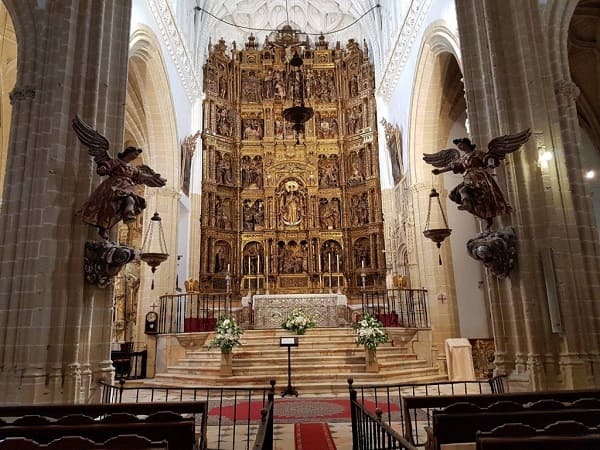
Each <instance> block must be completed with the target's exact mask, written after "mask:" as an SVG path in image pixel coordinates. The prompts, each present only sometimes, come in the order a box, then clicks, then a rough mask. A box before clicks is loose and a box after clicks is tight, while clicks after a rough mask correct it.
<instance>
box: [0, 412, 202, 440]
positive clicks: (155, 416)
mask: <svg viewBox="0 0 600 450" xmlns="http://www.w3.org/2000/svg"><path fill="white" fill-rule="evenodd" d="M163 412H171V414H175V415H178V416H179V419H182V417H181V416H182V415H186V414H194V415H195V414H200V415H201V418H200V422H199V428H200V432H199V439H198V442H199V444H198V448H200V449H205V448H206V445H207V440H206V426H207V419H208V418H207V416H208V407H207V403H206V402H200V401H192V402H154V403H112V404H78V405H74V404H68V405H56V404H52V405H27V406H1V407H0V419H4V421H5V422H6V419H8V418H12V419H14V418H16V420H15V421H14V422H13V423H12V424H11V426H20V427H21V428H26V427H27V426H46V427H47V426H49V424H45V425H44V424H42V423H40V421H39V420H37V422H36V421H35V420H33V419H26V418H25V416H28V417H30V416H34V415H35V416H41V417H42V418H53V419H61V418H64V420H67V416H76V417H77V416H87V419H88V420H93V419H97V418H101V417H104V416H107V417H112V420H115V421H117V422H119V421H127V420H129V421H130V423H127V424H122V423H112V424H111V423H108V422H106V424H103V426H104V428H105V430H106V427H113V428H114V429H115V431H117V430H118V432H119V433H120V434H124V433H126V434H131V433H130V432H127V430H126V428H127V427H128V426H135V427H136V429H137V430H139V432H137V431H136V433H135V434H140V435H142V436H144V437H147V438H150V439H152V440H157V438H160V436H158V435H157V434H156V430H161V429H163V428H164V426H163V425H164V424H162V423H161V426H157V424H156V422H154V423H153V422H152V421H153V420H154V421H159V422H160V421H164V420H169V424H170V426H172V428H173V439H176V438H175V436H178V439H185V438H182V437H181V436H183V435H184V436H189V433H188V432H185V434H183V433H184V430H192V435H191V436H192V438H191V444H186V445H185V447H183V448H192V447H188V445H192V446H193V445H194V440H195V438H194V432H195V419H194V418H191V419H187V421H177V420H171V419H174V416H172V415H171V416H168V417H167V416H165V414H162V415H161V414H159V413H163ZM123 414H125V416H127V418H126V417H124V416H123ZM138 415H144V416H148V418H150V417H152V418H151V419H150V421H146V422H144V423H140V422H139V419H138V418H137V417H134V416H138ZM119 417H120V418H119ZM19 418H21V419H19ZM134 419H135V421H134ZM32 420H33V422H32ZM68 420H74V421H75V422H77V420H78V419H68ZM81 420H84V419H81ZM103 420H107V419H106V418H105V419H103ZM83 425H85V427H86V429H87V431H88V432H89V433H94V432H95V430H94V429H93V428H91V429H90V428H89V427H90V426H91V425H90V424H87V425H86V424H79V425H74V424H71V425H70V426H73V427H75V426H83ZM53 426H54V427H58V426H67V423H62V424H60V425H59V424H58V423H55V424H54V425H53ZM176 430H179V431H180V432H181V434H180V433H177V432H176ZM9 431H10V429H9V428H6V425H4V426H2V425H0V438H1V437H7V436H8V434H5V435H3V434H2V433H3V432H4V433H9ZM77 435H78V436H79V435H81V434H79V433H78V434H77ZM115 435H116V433H110V434H104V436H103V439H102V440H106V438H107V436H115ZM21 436H24V437H31V436H29V435H25V434H21ZM63 436H64V435H63ZM90 436H91V435H88V437H90ZM158 440H162V439H158ZM46 442H48V441H46ZM176 448H177V447H176Z"/></svg>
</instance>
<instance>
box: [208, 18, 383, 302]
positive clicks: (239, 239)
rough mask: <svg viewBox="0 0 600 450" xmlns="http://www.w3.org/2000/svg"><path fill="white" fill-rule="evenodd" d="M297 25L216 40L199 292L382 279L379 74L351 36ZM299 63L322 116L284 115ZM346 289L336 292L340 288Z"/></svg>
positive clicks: (378, 282) (294, 289) (285, 289)
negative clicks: (299, 118) (294, 63)
mask: <svg viewBox="0 0 600 450" xmlns="http://www.w3.org/2000/svg"><path fill="white" fill-rule="evenodd" d="M300 36H302V34H300V33H296V32H295V31H293V30H291V28H289V27H285V28H283V29H282V30H281V31H279V32H277V33H273V35H272V36H271V37H269V38H267V39H266V40H265V42H264V44H263V45H259V44H258V43H257V42H255V39H254V37H253V36H250V38H249V40H248V42H246V43H245V45H244V48H243V49H237V48H236V45H235V43H233V45H232V48H231V50H230V51H227V49H226V44H225V42H224V41H223V40H220V41H219V42H218V43H217V44H216V45H214V46H211V47H210V49H209V57H208V61H207V62H206V64H205V66H204V91H205V97H204V105H203V107H204V125H203V133H202V150H203V168H202V170H203V174H202V180H203V181H202V214H201V224H202V248H201V263H200V281H201V288H202V289H204V290H211V291H220V290H226V289H228V287H231V289H232V290H233V291H237V290H238V289H240V290H241V291H242V293H246V292H252V293H256V292H258V293H265V292H268V293H271V294H277V293H310V292H327V290H335V291H338V292H339V291H340V290H342V291H344V292H345V293H349V292H352V291H354V290H358V289H359V288H361V287H362V286H363V283H364V285H365V286H366V287H367V288H372V287H377V286H383V285H384V284H385V254H384V239H383V222H382V220H383V216H382V211H381V188H380V184H379V162H378V151H377V148H378V147H377V131H376V130H377V117H376V105H375V97H374V72H373V66H372V65H371V64H370V63H369V60H368V54H367V50H366V48H364V49H362V48H361V47H360V46H359V45H358V44H357V43H356V42H354V41H353V40H350V41H349V42H348V44H347V46H346V48H345V49H343V48H342V47H341V46H340V44H339V43H338V44H336V45H335V47H334V48H330V46H329V43H328V42H327V41H326V40H325V38H324V37H323V36H320V37H319V38H318V39H317V42H316V44H315V45H311V44H310V43H309V41H308V39H304V40H302V41H300V40H299V37H300ZM294 52H298V53H299V54H300V55H301V57H302V59H303V66H302V67H303V74H304V78H305V84H304V89H305V98H306V99H307V105H308V106H310V107H312V108H313V109H314V116H313V117H312V118H311V119H310V120H309V121H308V122H307V123H306V126H305V131H304V133H302V134H301V135H299V136H296V132H295V131H294V130H293V129H292V124H291V123H288V122H286V121H284V119H283V115H282V112H283V110H284V109H285V108H286V107H288V106H289V102H288V100H287V99H288V97H289V96H290V89H294V88H295V87H294V86H296V88H297V86H298V84H294V83H292V82H291V80H290V79H289V76H288V75H286V74H287V73H289V70H288V69H289V65H288V64H287V62H288V61H289V59H290V57H291V55H292V54H293V53H294ZM338 286H339V288H338Z"/></svg>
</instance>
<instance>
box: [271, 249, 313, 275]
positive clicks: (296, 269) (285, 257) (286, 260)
mask: <svg viewBox="0 0 600 450" xmlns="http://www.w3.org/2000/svg"><path fill="white" fill-rule="evenodd" d="M277 264H278V272H279V273H284V274H294V273H305V272H308V243H307V242H306V241H301V242H300V244H298V243H297V242H296V241H290V242H289V243H288V244H287V245H286V244H285V243H284V242H283V241H280V242H279V244H278V246H277Z"/></svg>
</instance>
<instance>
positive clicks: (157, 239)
mask: <svg viewBox="0 0 600 450" xmlns="http://www.w3.org/2000/svg"><path fill="white" fill-rule="evenodd" d="M168 257H169V254H168V253H167V244H166V242H165V233H164V231H163V227H162V220H161V218H160V215H159V214H158V213H157V212H155V213H154V215H153V216H152V218H151V219H150V226H149V227H148V229H147V230H146V235H145V236H144V241H143V243H142V254H141V255H140V259H141V260H142V261H144V262H145V263H146V264H148V265H149V266H150V268H151V269H152V285H151V289H154V272H156V268H157V267H158V266H160V264H161V263H162V262H164V261H166V260H167V258H168Z"/></svg>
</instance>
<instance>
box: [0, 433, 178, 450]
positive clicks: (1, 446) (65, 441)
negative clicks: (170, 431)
mask: <svg viewBox="0 0 600 450" xmlns="http://www.w3.org/2000/svg"><path fill="white" fill-rule="evenodd" d="M42 449H47V450H167V449H168V447H167V443H166V442H164V441H163V442H153V441H150V440H149V439H146V438H143V437H140V436H135V435H125V436H117V437H114V438H111V439H108V440H107V441H105V442H101V443H97V442H93V441H91V440H89V439H86V438H84V437H80V436H66V437H62V438H59V439H56V440H54V441H52V442H50V443H49V444H40V443H39V442H35V441H33V440H31V439H27V438H24V437H11V438H8V439H5V440H2V441H0V450H42Z"/></svg>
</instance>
